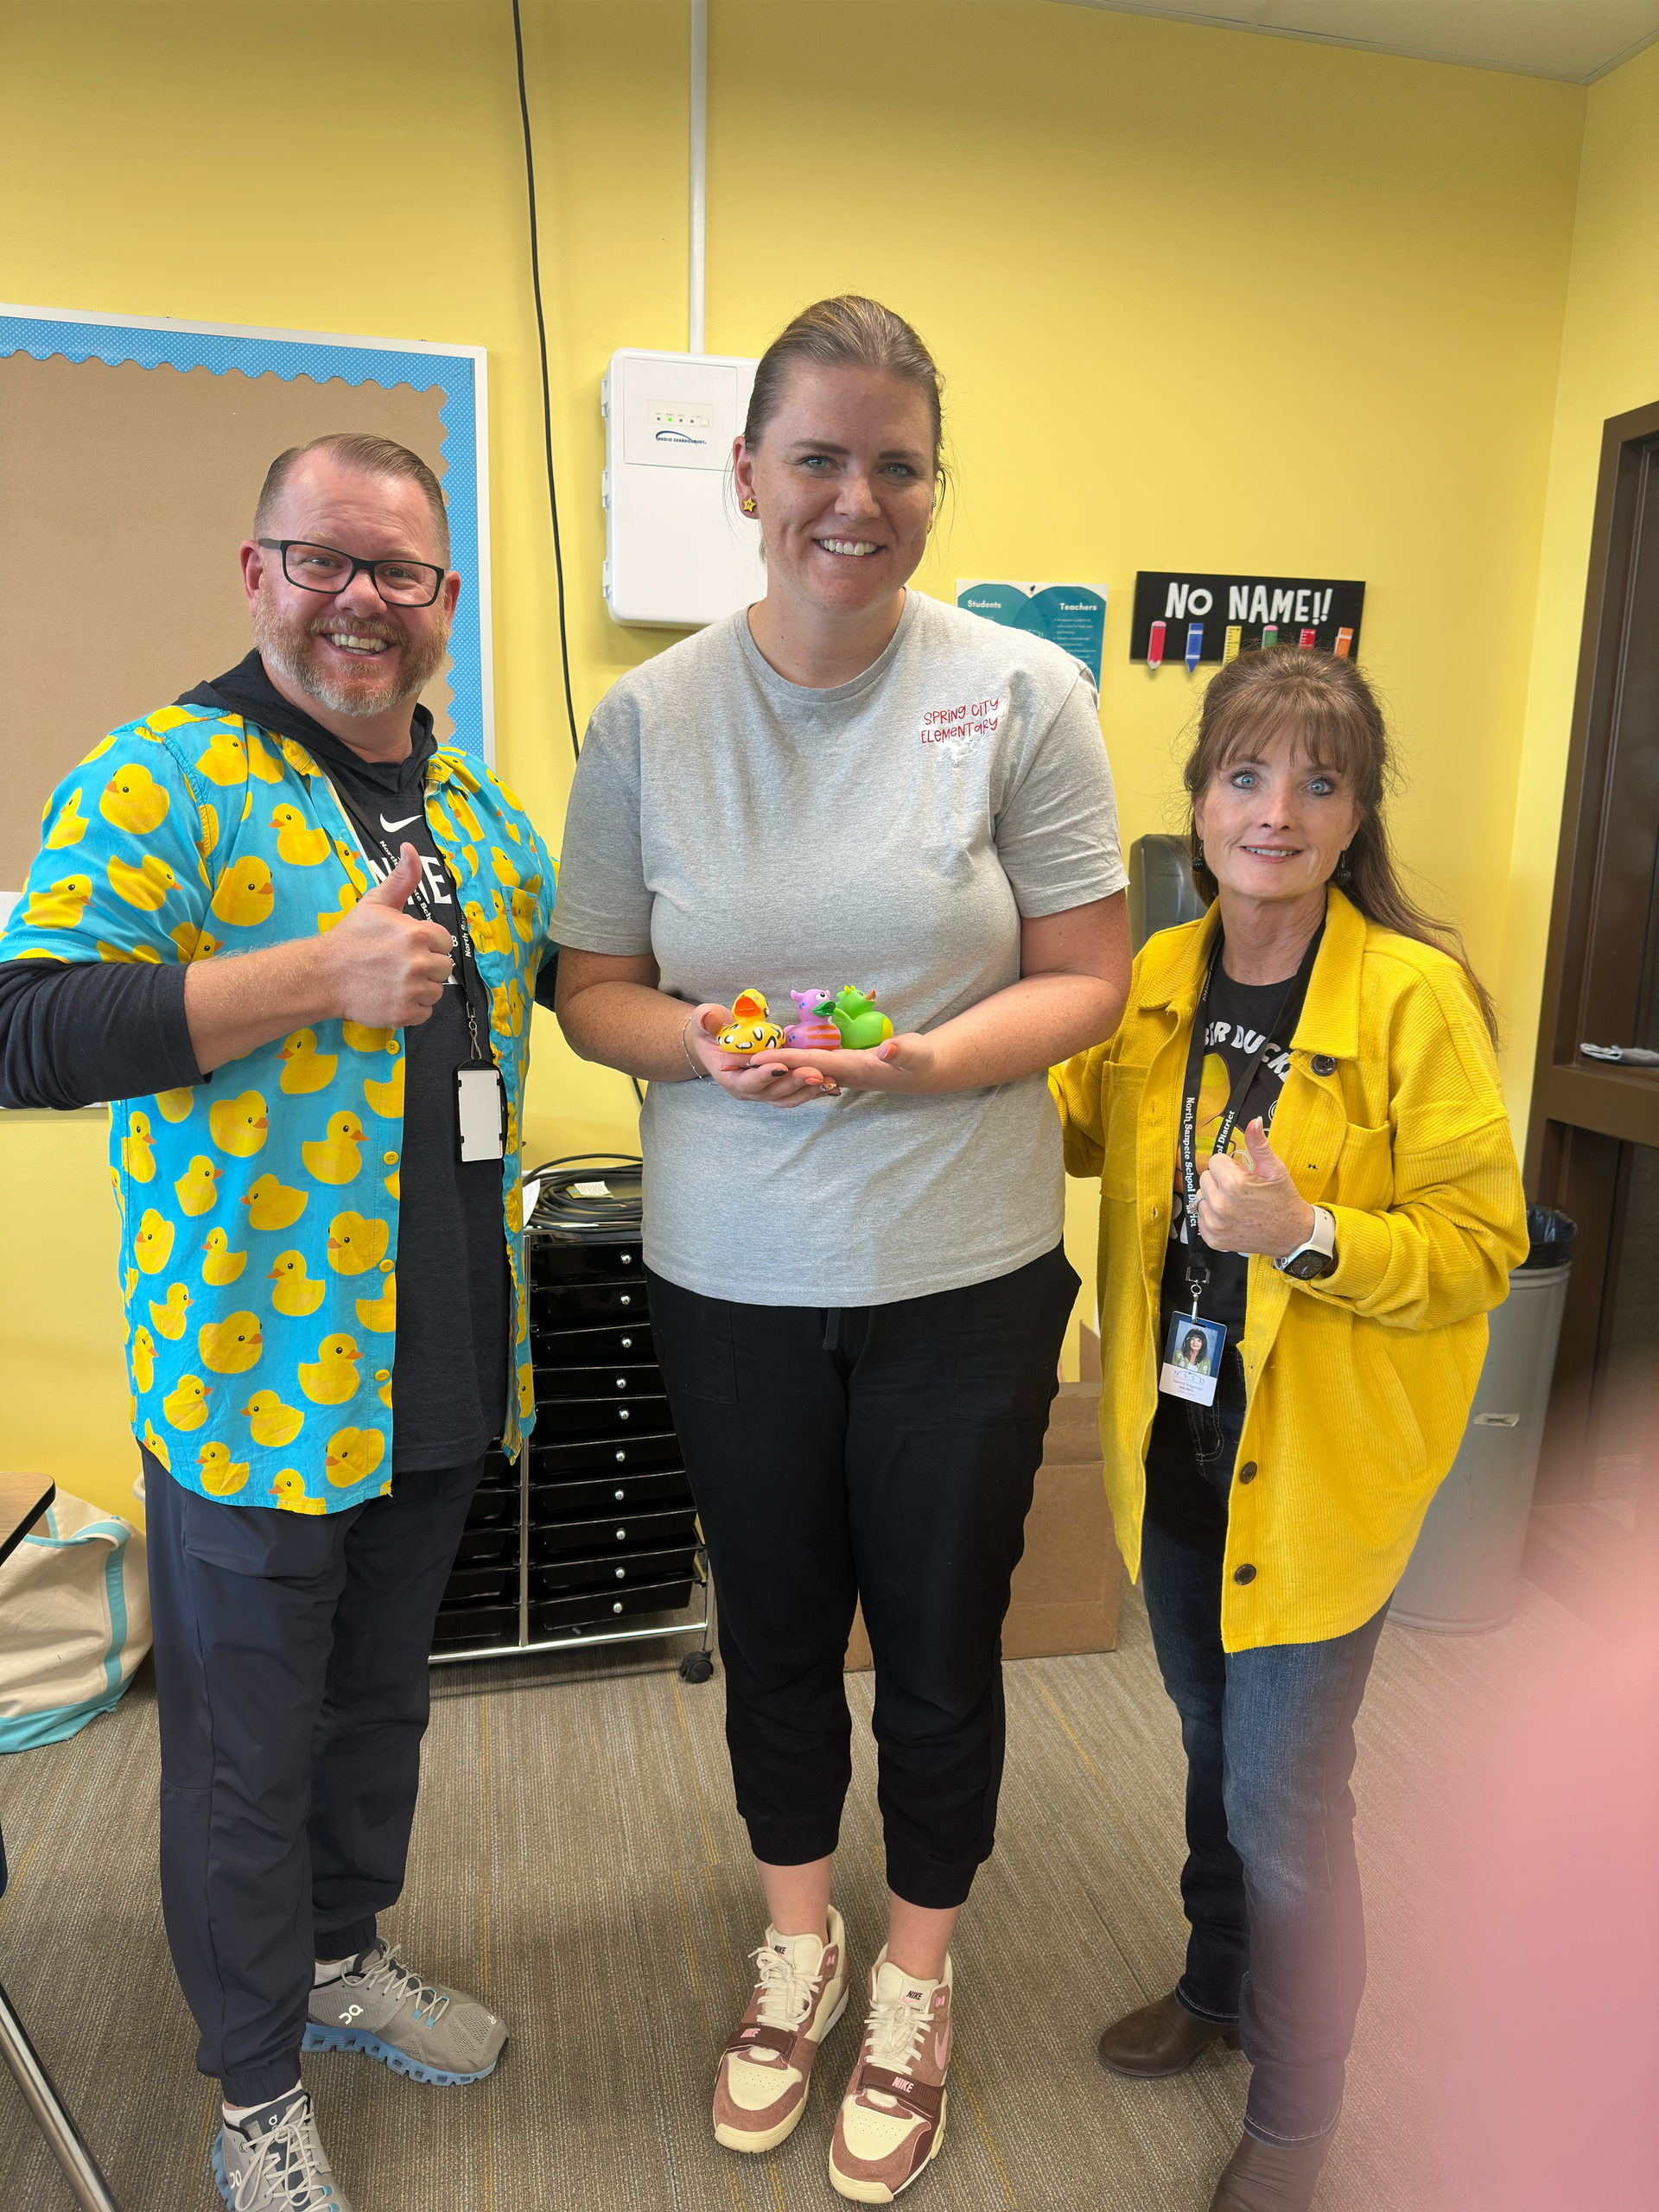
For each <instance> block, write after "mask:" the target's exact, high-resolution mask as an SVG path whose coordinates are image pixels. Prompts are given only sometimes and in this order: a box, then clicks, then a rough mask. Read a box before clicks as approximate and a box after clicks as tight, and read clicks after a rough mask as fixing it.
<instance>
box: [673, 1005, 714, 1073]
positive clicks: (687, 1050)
mask: <svg viewBox="0 0 1659 2212" xmlns="http://www.w3.org/2000/svg"><path fill="white" fill-rule="evenodd" d="M690 1027H691V1017H690V1014H687V1015H686V1017H685V1022H684V1026H683V1027H682V1029H681V1031H680V1050H681V1051H682V1052H683V1053H684V1054H685V1064H686V1065H687V1067H689V1068H690V1071H691V1072H692V1074H693V1075H694V1076H695V1077H696V1079H697V1081H698V1082H699V1083H702V1082H703V1081H705V1080H706V1081H708V1082H709V1083H712V1082H713V1081H714V1077H713V1076H711V1075H710V1074H709V1071H708V1069H707V1068H700V1067H699V1066H698V1065H697V1064H696V1060H694V1059H693V1058H692V1057H691V1047H690V1045H688V1044H687V1042H686V1039H685V1033H686V1030H688V1029H690Z"/></svg>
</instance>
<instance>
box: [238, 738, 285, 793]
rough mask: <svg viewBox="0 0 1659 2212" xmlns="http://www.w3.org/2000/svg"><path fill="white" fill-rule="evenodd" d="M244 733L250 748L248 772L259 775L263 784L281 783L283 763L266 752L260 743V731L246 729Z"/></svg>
mask: <svg viewBox="0 0 1659 2212" xmlns="http://www.w3.org/2000/svg"><path fill="white" fill-rule="evenodd" d="M243 735H244V741H245V744H246V746H247V748H248V773H249V774H250V775H251V776H257V777H258V779H259V780H260V782H261V783H262V784H280V783H281V782H282V780H283V771H282V764H281V763H280V762H279V761H276V760H272V759H271V757H270V753H267V752H266V750H265V748H264V746H263V745H262V744H261V743H260V741H259V733H258V731H257V730H254V729H250V730H245V731H244V733H243Z"/></svg>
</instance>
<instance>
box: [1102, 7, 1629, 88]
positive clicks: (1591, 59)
mask: <svg viewBox="0 0 1659 2212" xmlns="http://www.w3.org/2000/svg"><path fill="white" fill-rule="evenodd" d="M1070 4H1071V6H1073V7H1082V8H1108V9H1111V10H1115V11H1116V13H1118V14H1120V15H1129V16H1172V17H1173V18H1174V19H1175V21H1177V22H1185V23H1203V24H1206V25H1209V26H1211V27H1212V28H1215V29H1223V30H1236V31H1259V32H1261V33H1262V35H1264V36H1266V37H1268V38H1300V39H1314V40H1317V41H1319V43H1320V44H1322V45H1327V46H1357V47H1362V48H1365V49H1366V50H1367V51H1368V52H1370V53H1373V54H1411V55H1414V56H1415V57H1416V58H1417V59H1418V60H1424V61H1456V62H1461V63H1463V64H1465V66H1466V67H1470V68H1473V69H1505V70H1511V71H1514V72H1516V73H1518V74H1519V75H1522V76H1526V77H1558V78H1562V79H1566V80H1567V82H1568V83H1571V84H1576V85H1586V84H1590V83H1592V82H1593V80H1594V79H1596V78H1598V77H1601V76H1605V74H1606V73H1607V71H1608V70H1610V69H1616V68H1617V67H1618V65H1619V63H1620V62H1621V61H1627V60H1629V59H1630V55H1631V54H1635V53H1637V52H1638V51H1639V50H1640V49H1641V48H1643V47H1644V46H1647V45H1649V44H1650V43H1651V42H1652V41H1654V40H1655V39H1659V0H1211V5H1210V6H1209V7H1207V8H1205V7H1191V6H1185V5H1182V4H1180V0H1070Z"/></svg>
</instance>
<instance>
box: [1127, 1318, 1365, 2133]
mask: <svg viewBox="0 0 1659 2212" xmlns="http://www.w3.org/2000/svg"><path fill="white" fill-rule="evenodd" d="M1224 1357H1225V1362H1226V1366H1225V1372H1224V1375H1223V1376H1222V1378H1221V1384H1220V1388H1219V1389H1217V1393H1216V1403H1215V1405H1214V1406H1213V1407H1206V1406H1192V1405H1187V1404H1185V1403H1184V1402H1181V1401H1180V1400H1178V1399H1174V1398H1166V1397H1160V1399H1159V1402H1158V1411H1157V1414H1156V1416H1155V1418H1154V1422H1153V1429H1152V1437H1151V1440H1150V1442H1149V1445H1148V1447H1147V1520H1146V1529H1145V1536H1144V1547H1143V1550H1142V1554H1141V1575H1142V1580H1143V1582H1144V1585H1145V1588H1146V1594H1147V1613H1148V1614H1149V1616H1150V1617H1151V1621H1152V1640H1153V1645H1154V1649H1155V1650H1156V1652H1157V1654H1158V1664H1159V1667H1160V1669H1161V1671H1162V1674H1163V1677H1164V1688H1166V1690H1167V1691H1168V1692H1169V1694H1170V1697H1171V1699H1172V1700H1173V1702H1174V1706H1175V1709H1176V1711H1177V1712H1178V1713H1179V1714H1180V1717H1181V1741H1182V1744H1183V1745H1184V1747H1185V1751H1186V1846H1187V1856H1186V1865H1185V1867H1184V1868H1183V1870H1182V1873H1181V1901H1182V1904H1184V1906H1185V1910H1186V1917H1187V1921H1188V1923H1189V1925H1190V1928H1191V1931H1192V1932H1191V1934H1190V1936H1189V1937H1188V1941H1187V1948H1186V1971H1185V1973H1184V1974H1182V1976H1181V1979H1180V1981H1179V1985H1178V1986H1177V1988H1176V1991H1175V1995H1176V1999H1177V2001H1178V2002H1179V2004H1180V2005H1183V2006H1184V2007H1185V2010H1186V2011H1187V2012H1191V2013H1192V2014H1193V2015H1194V2017H1195V2018H1198V2019H1201V2020H1217V2021H1224V2022H1225V2023H1227V2024H1229V2025H1231V2024H1233V2023H1234V2022H1235V2021H1236V2022H1237V2024H1238V2028H1239V2038H1240V2041H1241V2042H1242V2044H1243V2048H1244V2053H1245V2056H1247V2057H1248V2058H1249V2062H1250V2064H1251V2067H1252V2068H1253V2069H1254V2071H1253V2073H1252V2075H1251V2078H1250V2093H1249V2102H1248V2103H1247V2105H1246V2107H1245V2112H1244V2125H1245V2126H1246V2128H1247V2129H1248V2130H1249V2133H1251V2134H1252V2135H1255V2136H1257V2137H1259V2138H1260V2139H1262V2141H1264V2142H1268V2143H1300V2142H1306V2141H1307V2140H1309V2139H1312V2138H1313V2137H1316V2136H1319V2135H1323V2134H1324V2133H1325V2132H1326V2131H1327V2130H1328V2129H1330V2128H1332V2127H1334V2126H1335V2125H1336V2122H1337V2116H1338V2113H1339V2112H1340V2110H1341V2107H1342V2084H1343V2070H1344V2063H1345V2062H1346V2059H1347V2056H1348V2050H1349V2046H1350V2044H1351V2043H1352V2041H1353V2033H1354V2021H1355V2018H1356V2016H1357V2013H1358V2011H1359V1999H1360V1993H1361V1992H1362V1990H1363V1988H1364V1986H1365V1922H1364V1913H1363V1906H1362V1904H1361V1900H1360V1891H1359V1868H1358V1866H1357V1863H1356V1860H1355V1858H1354V1835H1353V1824H1354V1800H1353V1794H1352V1792H1351V1790H1350V1789H1349V1787H1348V1783H1349V1777H1351V1774H1352V1773H1353V1769H1354V1719H1355V1716H1356V1715H1357V1713H1358V1711H1359V1707H1360V1700H1361V1699H1362V1698H1363V1695H1364V1694H1365V1681H1366V1677H1367V1675H1369V1674H1370V1667H1371V1660H1372V1657H1373V1656H1374V1655H1375V1653H1376V1642H1377V1638H1378V1637H1379V1636H1380V1635H1381V1633H1382V1630H1383V1617H1384V1615H1385V1614H1386V1612H1387V1611H1388V1608H1387V1606H1386V1605H1385V1606H1384V1607H1383V1611H1381V1612H1378V1613H1377V1614H1376V1615H1375V1616H1374V1617H1373V1618H1371V1619H1370V1620H1369V1621H1367V1622H1366V1623H1365V1624H1364V1625H1363V1627H1361V1628H1357V1629H1355V1630H1353V1631H1352V1632H1351V1634H1349V1635H1347V1636H1338V1637H1332V1638H1331V1639H1330V1640H1329V1641H1328V1642H1326V1643H1278V1644H1268V1645H1266V1646H1264V1647H1262V1648H1261V1649H1257V1650H1254V1651H1234V1652H1225V1651H1224V1650H1223V1649H1222V1645H1221V1578H1222V1560H1223V1550H1224V1545H1225V1542H1226V1536H1227V1503H1226V1502H1227V1497H1228V1495H1229V1493H1230V1490H1231V1488H1232V1484H1233V1464H1234V1461H1235V1459H1236V1457H1237V1453H1238V1440H1239V1436H1240V1433H1241V1431H1242V1429H1243V1421H1244V1383H1243V1371H1242V1369H1241V1367H1240V1365H1239V1361H1238V1354H1237V1352H1236V1350H1235V1349H1234V1348H1233V1347H1232V1346H1231V1345H1230V1346H1229V1347H1228V1349H1227V1351H1226V1353H1225V1355H1224ZM1258 1479H1262V1480H1270V1479H1271V1470H1269V1469H1263V1471H1262V1475H1261V1476H1260V1477H1259V1478H1258Z"/></svg>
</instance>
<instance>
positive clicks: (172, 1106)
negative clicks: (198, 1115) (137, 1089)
mask: <svg viewBox="0 0 1659 2212" xmlns="http://www.w3.org/2000/svg"><path fill="white" fill-rule="evenodd" d="M195 1103H196V1093H195V1089H194V1085H193V1084H188V1083H187V1084H181V1085H180V1086H179V1088H178V1089H177V1090H158V1091H157V1092H156V1105H157V1106H158V1107H159V1108H160V1109H161V1113H162V1120H163V1121H164V1122H188V1120H189V1118H190V1109H191V1108H192V1107H193V1106H194V1104H195Z"/></svg>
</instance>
